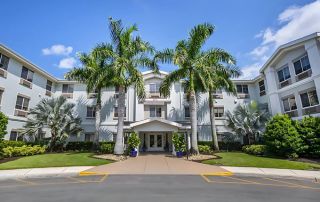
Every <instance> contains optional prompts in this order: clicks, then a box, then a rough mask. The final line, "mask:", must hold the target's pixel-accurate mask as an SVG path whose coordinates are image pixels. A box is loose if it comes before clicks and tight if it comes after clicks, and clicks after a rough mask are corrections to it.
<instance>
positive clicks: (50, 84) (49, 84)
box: [46, 80, 52, 92]
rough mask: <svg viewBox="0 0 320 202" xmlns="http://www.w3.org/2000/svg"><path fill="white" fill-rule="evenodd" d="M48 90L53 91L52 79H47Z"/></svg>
mask: <svg viewBox="0 0 320 202" xmlns="http://www.w3.org/2000/svg"><path fill="white" fill-rule="evenodd" d="M46 90H47V91H50V92H51V90H52V81H49V80H47V85H46Z"/></svg>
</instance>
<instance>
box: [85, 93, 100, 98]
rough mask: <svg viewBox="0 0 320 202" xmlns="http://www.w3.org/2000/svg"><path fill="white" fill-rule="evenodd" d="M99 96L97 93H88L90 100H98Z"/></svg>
mask: <svg viewBox="0 0 320 202" xmlns="http://www.w3.org/2000/svg"><path fill="white" fill-rule="evenodd" d="M97 95H98V94H97V93H88V94H87V98H88V99H90V98H96V97H97Z"/></svg>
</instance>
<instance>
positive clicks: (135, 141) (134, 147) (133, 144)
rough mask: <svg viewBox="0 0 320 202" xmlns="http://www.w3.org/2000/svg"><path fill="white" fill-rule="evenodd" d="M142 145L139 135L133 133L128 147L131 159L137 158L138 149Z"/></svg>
mask: <svg viewBox="0 0 320 202" xmlns="http://www.w3.org/2000/svg"><path fill="white" fill-rule="evenodd" d="M140 143H141V141H140V138H139V137H138V135H137V133H135V132H133V133H131V134H130V136H129V138H128V146H129V151H130V156H131V157H136V156H137V155H138V148H139V145H140Z"/></svg>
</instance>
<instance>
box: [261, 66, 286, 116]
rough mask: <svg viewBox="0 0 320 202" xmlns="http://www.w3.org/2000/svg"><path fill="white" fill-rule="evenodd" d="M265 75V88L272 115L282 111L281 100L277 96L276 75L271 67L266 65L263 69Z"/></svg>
mask: <svg viewBox="0 0 320 202" xmlns="http://www.w3.org/2000/svg"><path fill="white" fill-rule="evenodd" d="M264 72H265V75H266V79H265V80H266V82H265V85H266V88H267V92H268V98H269V108H270V112H271V114H272V115H276V114H278V113H282V110H281V100H280V98H279V94H278V93H277V91H278V85H277V84H278V80H277V75H276V72H275V70H274V68H273V67H267V69H266V70H265V71H264Z"/></svg>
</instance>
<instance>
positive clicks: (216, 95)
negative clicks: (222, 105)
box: [212, 93, 223, 99]
mask: <svg viewBox="0 0 320 202" xmlns="http://www.w3.org/2000/svg"><path fill="white" fill-rule="evenodd" d="M212 96H213V98H214V99H223V94H222V93H221V94H212Z"/></svg>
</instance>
